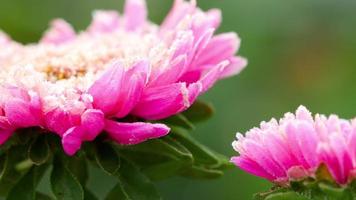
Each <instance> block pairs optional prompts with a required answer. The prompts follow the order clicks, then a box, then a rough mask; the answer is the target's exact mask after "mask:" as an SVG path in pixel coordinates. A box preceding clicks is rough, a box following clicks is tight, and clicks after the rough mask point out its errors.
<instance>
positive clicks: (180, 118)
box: [163, 114, 194, 129]
mask: <svg viewBox="0 0 356 200" xmlns="http://www.w3.org/2000/svg"><path fill="white" fill-rule="evenodd" d="M163 123H164V124H167V125H173V126H179V127H182V128H185V129H194V124H193V123H192V122H190V121H189V120H188V119H187V117H185V116H184V115H183V114H177V115H174V116H172V117H169V118H167V119H165V120H163Z"/></svg>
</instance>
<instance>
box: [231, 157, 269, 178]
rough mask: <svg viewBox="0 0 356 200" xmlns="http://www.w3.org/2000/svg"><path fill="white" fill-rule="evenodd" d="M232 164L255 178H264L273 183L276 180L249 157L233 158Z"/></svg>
mask: <svg viewBox="0 0 356 200" xmlns="http://www.w3.org/2000/svg"><path fill="white" fill-rule="evenodd" d="M231 162H232V163H234V164H235V165H236V166H238V167H240V168H241V169H243V170H245V171H247V172H248V173H250V174H253V175H255V176H259V177H263V178H266V179H268V180H270V181H273V180H274V179H275V177H274V176H272V175H271V174H269V173H268V172H267V171H266V170H265V169H264V168H262V167H261V166H260V165H259V164H258V163H256V162H255V161H253V160H252V159H249V158H247V157H242V156H239V157H232V158H231Z"/></svg>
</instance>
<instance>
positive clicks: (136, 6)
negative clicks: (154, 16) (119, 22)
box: [124, 0, 147, 31]
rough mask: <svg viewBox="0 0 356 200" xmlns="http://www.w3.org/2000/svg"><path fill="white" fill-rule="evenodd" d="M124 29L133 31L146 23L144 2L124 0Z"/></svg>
mask: <svg viewBox="0 0 356 200" xmlns="http://www.w3.org/2000/svg"><path fill="white" fill-rule="evenodd" d="M124 13H125V28H126V30H129V31H135V30H137V29H139V28H140V27H142V26H143V25H144V24H145V23H146V18H147V9H146V1H145V0H126V4H125V11H124Z"/></svg>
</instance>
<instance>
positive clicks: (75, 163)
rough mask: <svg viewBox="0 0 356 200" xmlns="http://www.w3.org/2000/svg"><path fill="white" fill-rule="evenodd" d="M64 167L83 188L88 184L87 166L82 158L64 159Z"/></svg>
mask: <svg viewBox="0 0 356 200" xmlns="http://www.w3.org/2000/svg"><path fill="white" fill-rule="evenodd" d="M66 166H67V168H68V170H69V171H70V172H71V174H73V176H74V177H75V178H76V179H77V180H78V181H79V182H80V184H81V185H83V186H85V185H86V183H87V182H88V164H87V162H86V159H85V157H84V156H72V157H69V158H67V159H66Z"/></svg>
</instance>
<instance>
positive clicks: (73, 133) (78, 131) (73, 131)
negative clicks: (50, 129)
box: [62, 126, 84, 156]
mask: <svg viewBox="0 0 356 200" xmlns="http://www.w3.org/2000/svg"><path fill="white" fill-rule="evenodd" d="M83 135H84V128H83V127H80V126H76V127H72V128H70V129H68V130H67V132H65V133H64V135H63V138H62V145H63V149H64V152H65V153H66V154H68V155H70V156H72V155H74V154H75V153H76V152H77V151H78V150H79V149H80V147H81V145H82V137H83Z"/></svg>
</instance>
